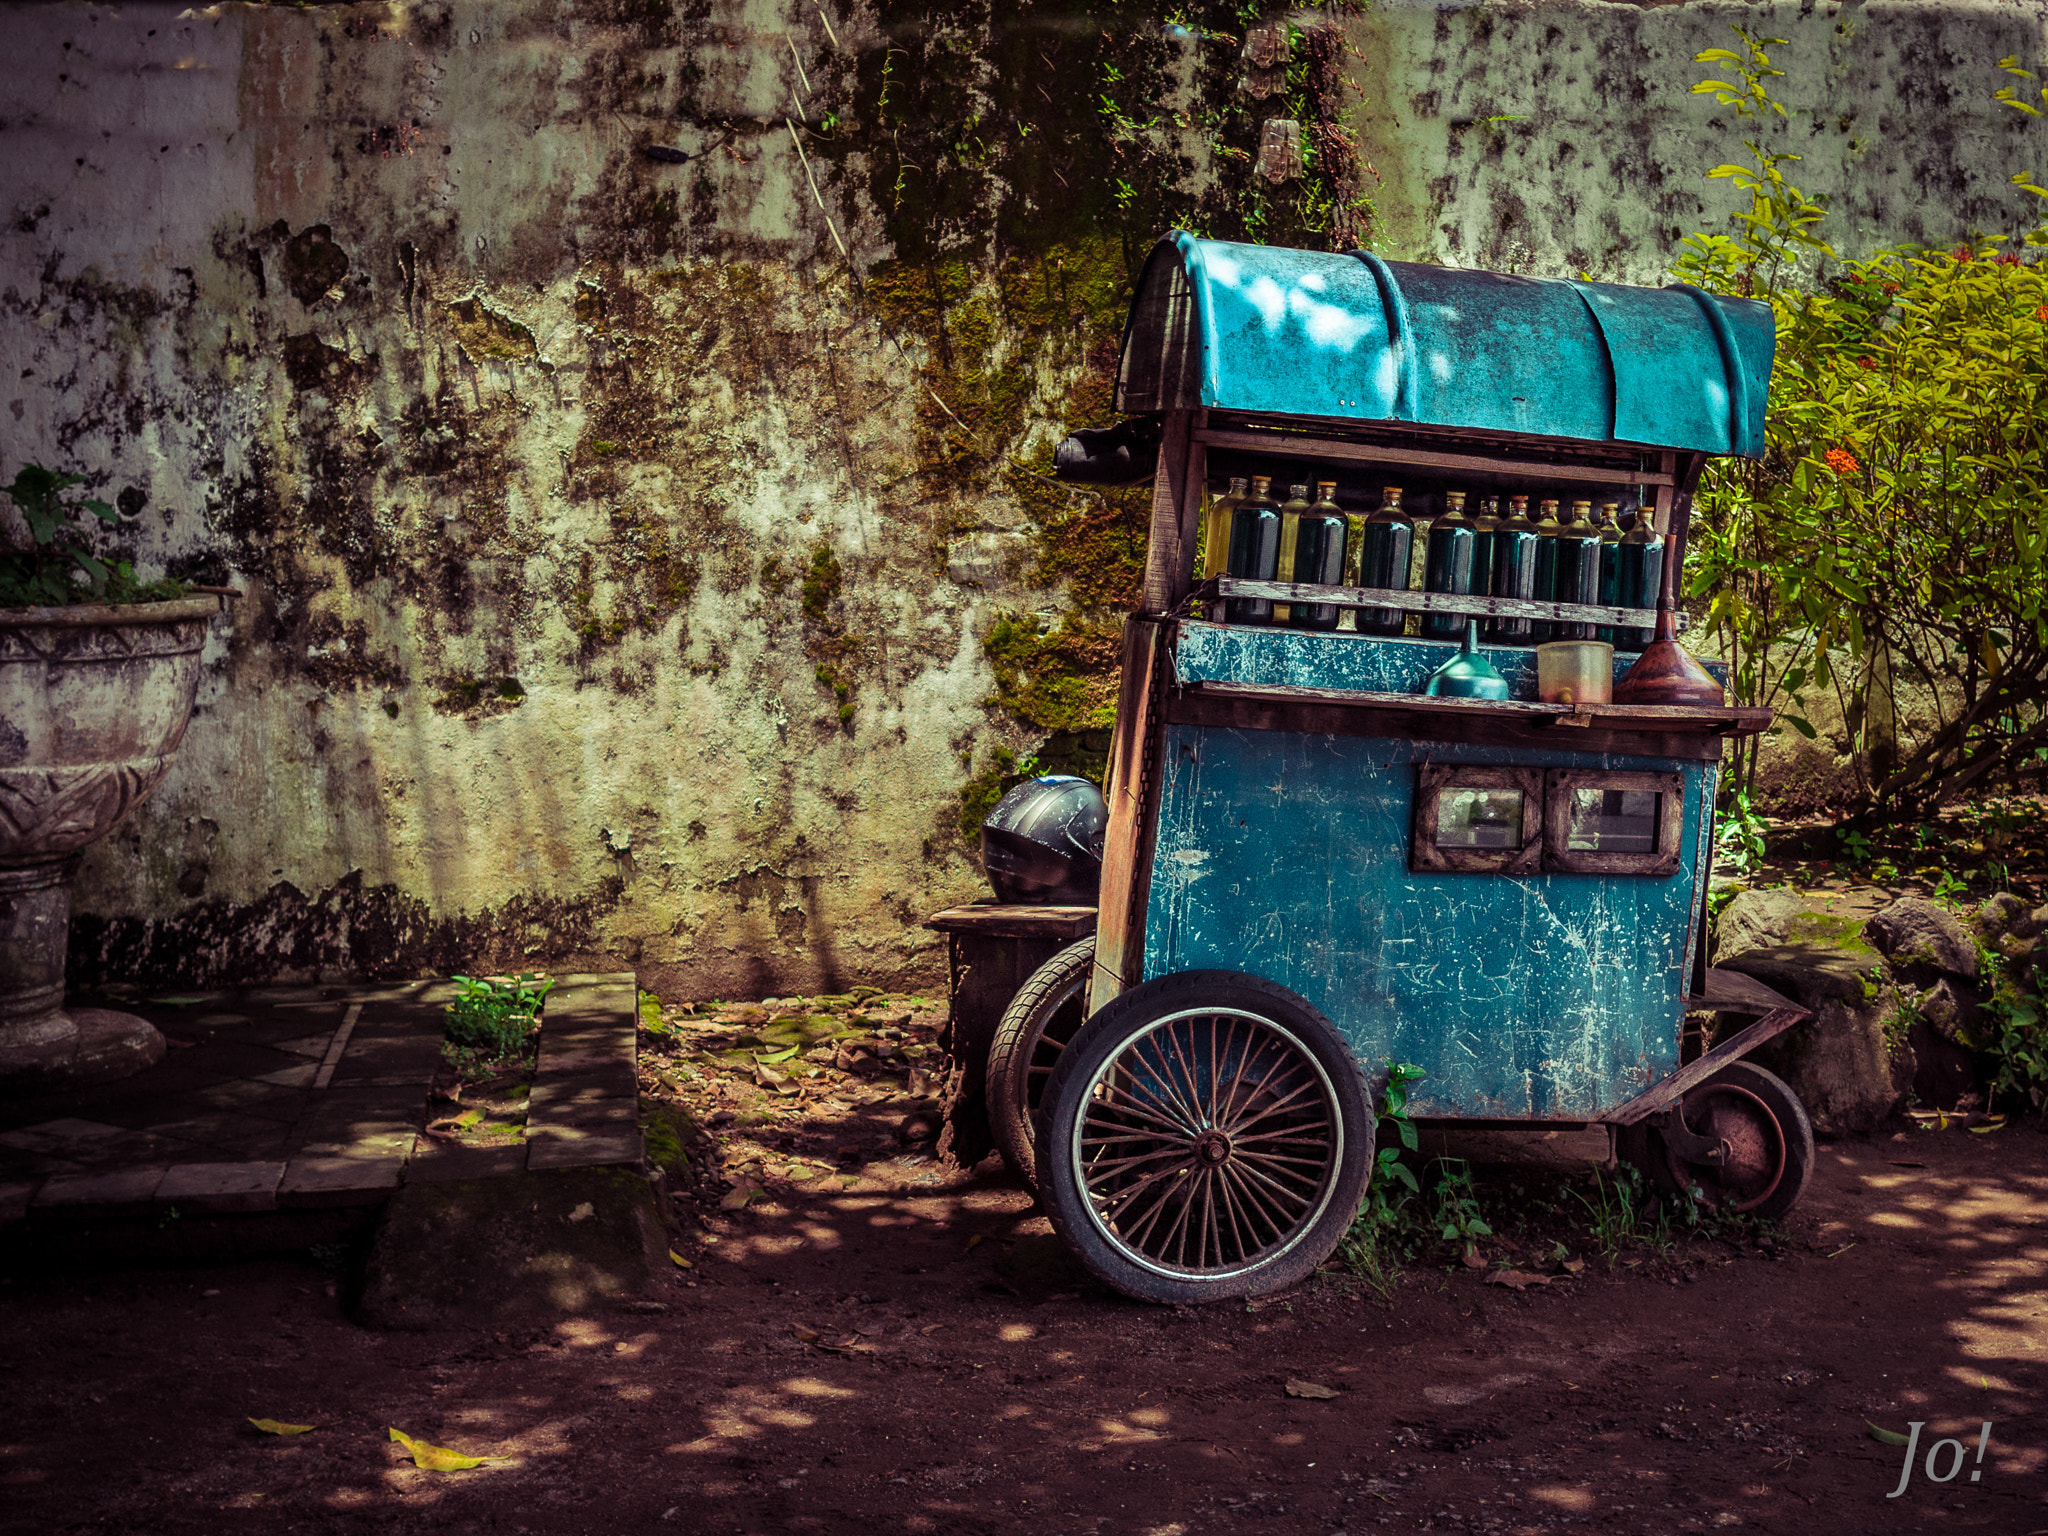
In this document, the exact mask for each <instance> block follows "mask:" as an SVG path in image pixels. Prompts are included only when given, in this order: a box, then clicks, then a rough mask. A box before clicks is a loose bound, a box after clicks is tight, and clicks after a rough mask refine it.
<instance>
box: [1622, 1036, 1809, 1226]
mask: <svg viewBox="0 0 2048 1536" xmlns="http://www.w3.org/2000/svg"><path fill="white" fill-rule="evenodd" d="M1677 1113H1678V1115H1679V1117H1680V1119H1681V1120H1682V1122H1683V1127H1684V1130H1685V1132H1686V1133H1688V1136H1689V1137H1698V1138H1703V1139H1705V1140H1709V1141H1718V1142H1722V1143H1724V1144H1725V1145H1726V1146H1727V1148H1728V1156H1727V1159H1726V1161H1724V1162H1722V1163H1719V1164H1716V1163H1710V1162H1702V1161H1699V1160H1698V1159H1696V1158H1689V1157H1687V1156H1685V1155H1682V1154H1681V1152H1680V1151H1679V1149H1678V1148H1677V1147H1676V1146H1675V1145H1674V1144H1673V1143H1674V1140H1675V1138H1672V1137H1667V1136H1665V1135H1664V1134H1662V1133H1661V1132H1659V1131H1658V1130H1656V1129H1655V1128H1654V1127H1644V1128H1643V1129H1644V1130H1645V1131H1646V1132H1647V1135H1646V1136H1645V1137H1643V1138H1642V1139H1641V1141H1640V1142H1639V1143H1638V1144H1637V1147H1636V1149H1635V1151H1636V1154H1637V1157H1639V1159H1640V1162H1641V1163H1642V1164H1646V1165H1647V1167H1648V1170H1649V1172H1650V1173H1651V1174H1652V1176H1653V1178H1654V1179H1655V1182H1656V1183H1657V1184H1658V1185H1659V1187H1660V1188H1662V1189H1664V1190H1665V1191H1666V1192H1668V1193H1671V1194H1682V1193H1688V1192H1690V1193H1692V1194H1693V1195H1694V1198H1696V1199H1697V1200H1698V1201H1699V1203H1700V1204H1701V1205H1704V1206H1706V1207H1707V1208H1708V1209H1709V1210H1714V1211H1723V1212H1727V1213H1729V1214H1731V1215H1743V1216H1756V1217H1760V1218H1763V1219H1765V1220H1774V1219H1776V1218H1777V1217H1779V1216H1782V1215H1784V1214H1785V1213H1786V1212H1787V1211H1789V1210H1791V1209H1792V1206H1793V1204H1794V1203H1795V1202H1796V1201H1797V1200H1798V1199H1799V1196H1800V1194H1801V1192H1802V1191H1803V1190H1804V1189H1805V1188H1806V1180H1807V1178H1808V1176H1809V1175H1811V1174H1812V1172H1813V1126H1812V1124H1811V1122H1809V1121H1808V1120H1807V1118H1806V1107H1805V1106H1804V1105H1803V1104H1801V1103H1800V1102H1799V1095H1797V1094H1796V1093H1794V1092H1793V1091H1792V1090H1791V1089H1790V1088H1789V1087H1787V1086H1786V1084H1785V1081H1784V1079H1782V1078H1780V1077H1778V1076H1776V1075H1775V1074H1773V1073H1771V1072H1767V1071H1765V1070H1764V1069H1763V1068H1762V1067H1760V1066H1757V1065H1756V1064H1755V1063H1754V1062H1749V1061H1734V1062H1730V1063H1729V1064H1728V1065H1727V1066H1725V1067H1723V1068H1722V1069H1721V1070H1720V1071H1719V1072H1716V1073H1715V1074H1714V1075H1713V1076H1712V1077H1710V1078H1708V1079H1707V1080H1706V1081H1705V1082H1704V1083H1701V1084H1700V1085H1699V1086H1698V1087H1696V1088H1693V1089H1690V1090H1688V1091H1687V1092H1686V1094H1685V1096H1684V1098H1683V1099H1681V1100H1680V1101H1679V1106H1678V1110H1677ZM1617 1150H1618V1151H1620V1152H1621V1155H1623V1156H1625V1157H1626V1156H1630V1155H1631V1153H1630V1151H1629V1150H1625V1149H1623V1148H1622V1147H1621V1146H1620V1145H1617ZM1632 1160H1634V1159H1632Z"/></svg>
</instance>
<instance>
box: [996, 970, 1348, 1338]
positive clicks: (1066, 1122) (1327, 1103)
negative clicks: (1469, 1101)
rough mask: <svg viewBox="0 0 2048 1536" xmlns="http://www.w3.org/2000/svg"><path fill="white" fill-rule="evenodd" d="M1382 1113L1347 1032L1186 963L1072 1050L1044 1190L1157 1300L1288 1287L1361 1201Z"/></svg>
mask: <svg viewBox="0 0 2048 1536" xmlns="http://www.w3.org/2000/svg"><path fill="white" fill-rule="evenodd" d="M1372 1126H1373V1117H1372V1112H1371V1106H1370V1101H1369V1099H1368V1097H1367V1094H1366V1088H1365V1081H1364V1079H1363V1077H1362V1076H1361V1075H1360V1073H1359V1070H1358V1066H1357V1063H1356V1062H1355V1061H1354V1060H1353V1058H1352V1055H1351V1051H1350V1048H1349V1047H1348V1046H1347V1045H1346V1044H1345V1042H1344V1040H1343V1038H1342V1037H1341V1036H1340V1035H1338V1033H1337V1031H1336V1030H1335V1029H1334V1028H1333V1027H1332V1026H1331V1024H1330V1022H1329V1020H1327V1019H1325V1018H1324V1017H1323V1016H1322V1015H1321V1014H1320V1013H1318V1012H1316V1010H1315V1009H1313V1008H1311V1007H1310V1006H1309V1005H1308V1004H1307V1003H1306V1002H1304V1001H1303V1000H1302V999H1301V998H1299V997H1296V996H1295V995H1294V994H1293V993H1292V992H1289V991H1288V990H1287V989H1286V988H1284V987H1279V986H1275V985H1274V984H1273V983H1271V982H1269V981H1264V980H1261V979H1260V978H1258V977H1256V976H1245V975H1240V974H1238V973H1237V972H1234V971H1185V972H1182V973H1180V974H1179V975H1175V976H1165V977H1161V978H1160V979H1159V980H1157V981H1151V982H1147V983H1145V984H1144V985H1143V986H1141V987H1137V988H1135V989H1133V990H1132V991H1130V992H1126V993H1125V994H1123V995H1122V996H1121V997H1119V998H1117V999H1116V1000H1115V1001H1114V1002H1113V1003H1111V1004H1110V1005H1109V1006H1108V1007H1106V1008H1104V1009H1103V1010H1102V1011H1101V1012H1100V1013H1098V1014H1096V1015H1095V1016H1094V1017H1093V1018H1091V1019H1090V1020H1089V1021H1088V1022H1087V1023H1086V1024H1084V1025H1083V1026H1082V1027H1081V1030H1080V1032H1079V1033H1078V1034H1076V1035H1075V1036H1074V1038H1073V1039H1072V1041H1070V1042H1069V1043H1068V1045H1067V1048H1066V1049H1065V1050H1064V1051H1063V1052H1061V1054H1060V1058H1059V1062H1058V1064H1057V1065H1056V1066H1055V1067H1054V1068H1053V1071H1052V1075H1051V1077H1050V1078H1049V1079H1048V1081H1047V1083H1046V1088H1045V1099H1044V1104H1043V1106H1042V1108H1041V1110H1040V1113H1039V1125H1038V1141H1037V1166H1038V1175H1039V1193H1040V1195H1041V1197H1042V1198H1043V1199H1044V1201H1045V1204H1046V1208H1047V1211H1048V1213H1049V1214H1050V1215H1051V1217H1052V1222H1053V1226H1054V1228H1055V1229H1056V1230H1058V1232H1059V1233H1060V1235H1061V1236H1062V1237H1063V1238H1064V1239H1065V1240H1066V1242H1067V1244H1068V1246H1069V1247H1071V1248H1072V1249H1073V1250H1074V1252H1075V1253H1076V1254H1077V1255H1078V1256H1079V1258H1080V1259H1081V1262H1082V1263H1083V1264H1085V1265H1086V1266H1087V1267H1088V1269H1089V1270H1090V1271H1091V1272H1093V1273H1094V1274H1095V1275H1096V1276H1097V1277H1098V1278H1099V1279H1101V1280H1102V1281H1103V1282H1105V1283H1106V1284H1108V1285H1111V1286H1114V1287H1115V1288H1116V1289H1118V1290H1120V1291H1123V1292H1124V1293H1126V1294H1127V1295H1131V1296H1136V1297H1139V1298H1140V1299H1142V1300H1146V1301H1162V1302H1182V1303H1185V1302H1202V1301H1217V1300H1222V1299H1225V1298H1228V1297H1237V1296H1249V1295H1257V1294H1259V1293H1262V1292H1269V1291H1275V1290H1281V1289H1284V1288H1286V1287H1287V1286H1290V1285H1293V1284H1295V1283H1296V1282H1298V1281H1300V1280H1302V1279H1304V1278H1306V1277H1307V1276H1308V1274H1309V1273H1310V1272H1311V1271H1313V1270H1314V1269H1315V1267H1316V1266H1317V1265H1318V1264H1320V1263H1322V1261H1323V1260H1324V1259H1326V1258H1328V1257H1329V1256H1330V1254H1331V1252H1332V1251H1333V1250H1334V1249H1335V1248H1336V1246H1337V1243H1338V1241H1339V1239H1341V1238H1342V1237H1343V1235H1344V1232H1345V1229H1346V1228H1347V1227H1348V1226H1349V1225H1350V1223H1351V1218H1352V1217H1353V1216H1354V1215H1356V1214H1357V1210H1358V1205H1359V1201H1360V1200H1361V1199H1362V1198H1363V1197H1364V1193H1365V1182H1366V1177H1367V1175H1368V1174H1369V1172H1370V1171H1371V1167H1372Z"/></svg>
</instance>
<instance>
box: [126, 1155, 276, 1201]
mask: <svg viewBox="0 0 2048 1536" xmlns="http://www.w3.org/2000/svg"><path fill="white" fill-rule="evenodd" d="M284 1170H285V1165H284V1164H283V1163H281V1162H253V1163H173V1164H172V1165H171V1167H170V1168H169V1169H168V1170H167V1171H166V1172H165V1174H164V1178H163V1182H162V1183H161V1184H159V1185H157V1187H156V1203H157V1204H158V1205H161V1206H176V1207H177V1208H178V1209H179V1210H180V1211H205V1212H226V1211H274V1210H276V1209H277V1186H278V1181H279V1180H281V1179H282V1178H283V1177H284Z"/></svg>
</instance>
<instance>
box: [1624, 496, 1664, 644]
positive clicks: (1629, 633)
mask: <svg viewBox="0 0 2048 1536" xmlns="http://www.w3.org/2000/svg"><path fill="white" fill-rule="evenodd" d="M1615 553H1616V555H1617V557H1618V559H1617V564H1618V565H1619V566H1620V568H1621V569H1620V579H1619V580H1618V581H1617V582H1616V583H1615V589H1616V601H1617V602H1619V603H1620V605H1621V606H1622V607H1624V608H1655V607H1656V606H1657V589H1658V585H1659V583H1660V582H1661V581H1662V580H1663V577H1664V539H1663V536H1662V535H1660V534H1659V533H1658V532H1657V524H1656V520H1655V519H1654V517H1653V516H1652V515H1651V512H1650V509H1649V508H1648V507H1637V508H1636V525H1635V526H1634V527H1633V528H1631V529H1629V531H1628V532H1627V533H1624V534H1623V535H1622V536H1621V545H1620V547H1619V548H1618V549H1617V550H1616V552H1615ZM1614 633H1615V644H1616V645H1617V646H1619V647H1620V648H1621V649H1623V650H1629V651H1640V650H1641V649H1642V648H1643V647H1644V646H1646V645H1648V644H1649V643H1650V641H1651V639H1652V638H1654V636H1655V634H1656V631H1655V630H1649V629H1630V628H1627V627H1622V628H1617V629H1616V630H1615V632H1614Z"/></svg>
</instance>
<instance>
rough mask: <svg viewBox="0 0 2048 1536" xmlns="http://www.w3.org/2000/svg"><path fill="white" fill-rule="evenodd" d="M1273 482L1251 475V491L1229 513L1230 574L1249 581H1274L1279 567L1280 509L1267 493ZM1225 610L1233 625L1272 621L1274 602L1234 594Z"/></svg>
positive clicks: (1260, 476)
mask: <svg viewBox="0 0 2048 1536" xmlns="http://www.w3.org/2000/svg"><path fill="white" fill-rule="evenodd" d="M1270 483H1271V482H1270V481H1268V480H1267V478H1266V477H1265V476H1264V475H1254V476H1252V489H1251V494H1250V495H1249V496H1247V497H1245V499H1244V500H1243V501H1241V502H1239V503H1238V504H1237V507H1236V509H1235V510H1233V511H1232V512H1231V514H1230V565H1229V573H1230V574H1231V575H1232V576H1236V577H1239V578H1241V579H1243V580H1246V581H1271V580H1273V578H1274V577H1275V575H1277V574H1278V572H1279V569H1280V508H1279V506H1278V505H1277V504H1276V503H1275V502H1274V500H1273V498H1272V497H1271V496H1269V495H1267V494H1266V487H1267V486H1268V485H1269V484H1270ZM1224 613H1225V616H1226V617H1227V618H1228V619H1229V620H1230V622H1231V623H1233V624H1270V623H1272V622H1273V604H1272V602H1271V601H1270V600H1268V599H1266V598H1263V597H1233V598H1231V599H1230V601H1229V602H1228V603H1227V604H1226V605H1225V607H1224Z"/></svg>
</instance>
